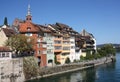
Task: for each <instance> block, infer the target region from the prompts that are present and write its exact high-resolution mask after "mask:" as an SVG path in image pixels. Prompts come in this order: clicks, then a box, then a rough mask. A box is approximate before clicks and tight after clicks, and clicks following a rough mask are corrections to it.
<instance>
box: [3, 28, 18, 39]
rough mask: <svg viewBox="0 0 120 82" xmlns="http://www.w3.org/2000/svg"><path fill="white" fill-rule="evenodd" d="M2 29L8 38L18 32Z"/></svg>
mask: <svg viewBox="0 0 120 82" xmlns="http://www.w3.org/2000/svg"><path fill="white" fill-rule="evenodd" d="M2 29H3V31H4V33H5V35H6V36H7V37H10V36H12V35H14V34H16V32H15V31H14V30H13V29H9V28H2Z"/></svg>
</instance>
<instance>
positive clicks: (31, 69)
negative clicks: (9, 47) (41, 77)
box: [23, 57, 39, 79]
mask: <svg viewBox="0 0 120 82" xmlns="http://www.w3.org/2000/svg"><path fill="white" fill-rule="evenodd" d="M23 67H24V68H23V71H24V75H25V79H30V78H32V77H36V76H38V74H39V72H38V69H39V67H38V64H37V62H36V61H35V59H34V57H24V58H23Z"/></svg>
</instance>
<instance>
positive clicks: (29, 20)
mask: <svg viewBox="0 0 120 82" xmlns="http://www.w3.org/2000/svg"><path fill="white" fill-rule="evenodd" d="M26 21H28V22H31V21H32V15H31V10H30V4H28V11H27V16H26Z"/></svg>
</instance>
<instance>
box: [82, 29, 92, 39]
mask: <svg viewBox="0 0 120 82" xmlns="http://www.w3.org/2000/svg"><path fill="white" fill-rule="evenodd" d="M80 34H81V35H82V36H90V37H92V38H94V36H93V34H91V33H89V32H87V31H86V30H85V29H83V30H82V32H80Z"/></svg>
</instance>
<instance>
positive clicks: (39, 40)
mask: <svg viewBox="0 0 120 82" xmlns="http://www.w3.org/2000/svg"><path fill="white" fill-rule="evenodd" d="M37 42H45V41H44V40H41V39H38V40H37Z"/></svg>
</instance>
